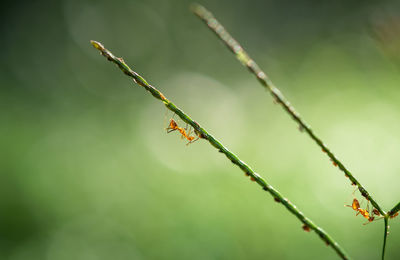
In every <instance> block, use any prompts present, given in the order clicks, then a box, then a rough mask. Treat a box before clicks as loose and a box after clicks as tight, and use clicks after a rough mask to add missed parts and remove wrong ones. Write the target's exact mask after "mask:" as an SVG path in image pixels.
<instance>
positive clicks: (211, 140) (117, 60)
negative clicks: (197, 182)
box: [91, 41, 349, 259]
mask: <svg viewBox="0 0 400 260" xmlns="http://www.w3.org/2000/svg"><path fill="white" fill-rule="evenodd" d="M91 44H92V45H93V46H94V47H95V48H96V49H97V50H99V51H100V52H101V54H102V55H103V56H104V57H106V58H107V59H108V60H109V61H111V62H113V63H115V64H116V65H117V66H118V67H119V68H120V69H121V70H122V72H123V73H125V74H126V75H128V76H129V77H131V78H133V80H134V82H135V83H137V84H139V85H140V86H142V87H144V88H145V89H146V90H147V91H149V92H150V93H151V94H152V95H153V96H154V97H155V98H157V99H159V100H161V101H162V102H163V103H164V105H165V106H166V107H167V108H168V109H169V110H171V111H172V112H174V113H175V114H177V115H178V116H179V117H180V118H181V119H182V120H183V121H184V122H186V123H187V124H189V125H191V126H192V127H193V128H194V129H195V132H196V133H197V135H198V136H199V137H201V138H202V139H206V140H208V141H209V143H210V144H211V145H212V146H214V147H215V148H216V149H218V150H219V152H221V153H223V154H225V156H226V157H228V159H229V160H230V161H231V162H232V163H233V164H235V165H237V166H238V167H239V168H240V169H241V170H242V171H243V172H244V173H245V175H246V176H250V178H251V180H253V181H255V182H257V183H258V184H259V185H260V186H261V187H262V188H263V190H265V191H267V192H269V193H270V194H271V195H272V197H273V198H274V199H275V201H277V202H280V203H282V204H283V205H284V206H285V207H286V209H287V210H289V211H290V212H291V213H292V214H293V215H295V216H296V217H297V218H298V219H299V220H300V221H301V222H302V223H303V224H304V225H305V226H304V228H305V229H308V228H309V229H311V230H314V231H315V232H316V233H317V234H318V235H319V237H320V238H321V239H322V240H323V241H324V242H325V243H326V244H327V245H328V246H331V247H332V248H333V249H334V250H335V251H336V253H337V254H338V255H339V256H340V257H342V258H343V259H349V257H348V256H347V254H346V253H345V252H344V250H343V249H342V248H341V247H340V246H339V244H338V243H337V242H336V241H335V240H333V238H332V237H331V236H330V235H328V234H327V233H326V232H325V231H324V230H323V229H322V228H320V227H318V226H317V225H316V224H314V222H313V221H311V220H310V219H309V218H307V217H306V216H304V214H303V213H302V212H301V211H299V210H298V209H297V207H296V206H295V205H294V204H293V203H291V202H290V201H289V200H288V199H287V198H285V197H283V196H282V195H281V194H280V193H279V191H277V190H276V189H275V188H273V187H272V186H271V185H270V184H268V183H267V182H266V181H265V180H264V179H263V178H262V177H261V176H260V175H259V174H257V173H256V172H254V171H253V170H252V169H251V168H250V167H249V166H248V165H247V164H246V163H245V162H243V161H242V160H240V159H239V158H238V157H237V156H236V155H235V154H233V153H232V152H231V151H229V150H228V149H227V148H226V147H225V146H223V145H222V144H221V143H220V142H219V141H218V140H217V139H215V138H214V137H213V136H212V135H211V134H209V133H208V132H207V131H206V130H204V128H202V127H201V126H200V125H199V124H198V123H197V122H196V121H194V120H192V119H191V118H190V117H189V116H188V115H187V114H186V113H184V112H183V111H182V110H181V109H179V108H178V107H177V106H176V105H175V104H174V103H172V102H171V101H170V100H168V99H167V98H166V97H165V96H164V95H163V94H162V93H161V92H160V91H159V90H157V89H156V88H155V87H153V86H151V85H150V84H148V83H147V81H146V80H145V79H144V78H143V77H141V76H140V75H139V74H137V73H136V72H134V71H133V70H132V69H131V68H129V66H128V65H127V64H126V63H125V62H124V60H123V59H122V58H118V57H115V56H114V55H113V54H112V53H111V52H110V51H109V50H107V49H106V48H104V46H103V45H102V44H101V43H99V42H96V41H91Z"/></svg>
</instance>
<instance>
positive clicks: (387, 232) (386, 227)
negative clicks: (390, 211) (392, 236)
mask: <svg viewBox="0 0 400 260" xmlns="http://www.w3.org/2000/svg"><path fill="white" fill-rule="evenodd" d="M384 220H385V222H384V224H385V233H384V234H383V247H382V260H384V259H385V249H386V238H387V235H388V234H389V231H388V227H389V216H385V218H384Z"/></svg>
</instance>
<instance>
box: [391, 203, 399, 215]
mask: <svg viewBox="0 0 400 260" xmlns="http://www.w3.org/2000/svg"><path fill="white" fill-rule="evenodd" d="M399 210H400V202H399V203H397V205H396V206H394V207H393V208H392V209H391V210H390V211H389V212H388V215H389V216H393V215H394V214H396V212H398V211H399Z"/></svg>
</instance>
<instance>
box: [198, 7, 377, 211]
mask: <svg viewBox="0 0 400 260" xmlns="http://www.w3.org/2000/svg"><path fill="white" fill-rule="evenodd" d="M192 11H193V12H194V14H196V15H197V16H198V17H199V18H200V19H202V20H203V21H204V22H205V23H206V24H207V26H208V27H209V28H210V29H211V30H212V31H213V32H214V33H215V34H216V35H217V36H218V37H219V38H220V39H221V40H222V41H223V42H224V44H225V45H226V46H227V47H228V48H229V49H230V50H231V51H232V52H233V53H234V54H235V55H236V58H237V59H238V60H239V61H240V62H241V63H242V64H243V65H244V66H246V67H247V68H248V69H249V70H250V72H251V73H253V74H254V75H255V76H256V77H257V79H258V81H259V82H260V83H261V85H263V86H264V87H265V88H266V89H267V90H268V91H269V92H270V94H271V95H272V97H273V99H274V100H275V101H276V103H279V104H280V105H281V106H282V107H283V109H284V110H285V111H286V112H287V113H288V114H289V115H290V116H291V117H292V118H293V120H294V121H295V122H297V123H298V124H299V129H301V130H304V131H305V132H306V133H307V134H308V135H309V136H310V137H311V139H313V140H314V141H315V142H316V143H317V145H318V146H319V147H320V148H321V149H322V151H323V152H324V153H326V154H327V155H328V157H329V158H330V159H331V161H332V163H333V165H335V166H337V167H339V169H340V170H342V171H343V172H344V174H345V176H347V177H348V178H349V179H350V181H351V183H352V185H357V187H358V190H359V191H360V193H361V195H362V196H363V197H365V198H366V199H367V200H369V201H370V202H371V204H372V205H373V206H374V207H375V208H376V209H377V210H378V211H379V212H380V213H381V214H382V215H385V212H384V211H383V210H382V209H381V207H380V206H379V205H378V203H377V202H376V201H375V200H374V199H373V198H372V197H371V195H369V193H368V192H367V190H366V189H365V188H364V187H363V186H362V185H361V184H360V183H359V182H358V181H357V179H356V178H355V177H354V176H353V175H352V174H351V173H350V171H349V170H347V168H346V167H345V166H344V165H343V163H342V162H341V161H339V159H338V158H337V157H336V156H335V155H334V154H333V152H331V151H330V150H329V149H328V147H327V146H326V145H325V144H324V143H323V142H322V140H321V139H320V138H319V137H318V136H317V135H316V134H315V133H314V131H313V130H312V129H311V127H310V126H309V125H308V124H307V123H306V122H305V121H304V120H303V119H302V118H301V117H300V114H299V113H297V112H296V110H295V109H294V107H293V106H292V105H291V104H290V103H289V101H287V100H286V98H285V97H284V96H283V94H282V93H281V91H280V90H279V89H278V88H276V87H275V86H274V84H273V83H272V81H271V80H270V79H269V78H268V77H267V75H266V74H265V73H264V72H263V71H262V70H261V69H260V67H259V66H258V65H257V63H256V62H255V61H254V60H253V59H251V58H250V56H249V55H248V54H247V53H246V52H245V50H244V49H243V48H242V46H240V45H239V43H238V42H237V41H236V40H235V39H234V38H232V36H231V35H230V34H229V33H228V32H227V31H226V29H225V28H224V27H223V26H222V25H221V24H220V23H219V22H218V21H217V19H215V17H214V16H213V15H212V14H211V13H210V12H209V11H208V10H207V9H205V8H204V7H203V6H201V5H198V4H193V5H192Z"/></svg>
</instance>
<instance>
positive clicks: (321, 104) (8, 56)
mask: <svg viewBox="0 0 400 260" xmlns="http://www.w3.org/2000/svg"><path fill="white" fill-rule="evenodd" d="M201 3H202V4H204V5H206V6H207V7H209V9H210V10H213V12H214V14H215V15H217V16H218V18H219V20H220V21H221V22H223V23H224V25H225V26H226V28H227V29H229V31H230V32H231V33H232V34H233V36H234V37H235V38H237V39H238V40H239V41H240V42H241V43H242V45H243V46H244V47H245V48H246V50H247V51H248V52H249V54H250V55H251V56H253V57H254V58H256V60H257V62H258V63H259V65H260V66H261V67H263V68H264V69H265V70H266V72H267V73H268V74H269V76H270V78H271V79H272V80H273V81H274V82H275V84H276V85H278V86H279V87H280V88H281V89H282V91H283V92H284V93H285V95H286V96H287V98H288V99H289V100H291V102H292V103H293V105H294V106H295V107H296V108H297V109H298V110H299V112H300V113H301V114H302V115H303V116H304V117H305V118H306V119H307V121H308V122H309V123H310V124H311V125H312V126H313V128H314V129H315V130H316V131H317V132H318V133H319V134H320V135H321V136H322V138H323V139H324V140H325V142H326V143H327V144H328V146H330V147H331V148H332V150H333V151H335V153H336V155H337V156H338V157H339V158H340V159H341V160H342V161H343V162H344V163H345V164H346V165H347V166H348V168H349V169H350V170H351V171H352V172H353V173H354V175H355V176H356V177H357V179H358V180H360V182H361V183H363V185H364V186H365V187H366V188H367V189H368V191H369V192H370V193H371V194H373V196H374V198H375V199H376V200H377V201H379V202H380V204H381V205H382V206H383V208H384V209H385V210H388V209H390V208H391V207H393V205H394V204H395V203H397V202H398V201H399V198H400V191H399V189H398V185H397V184H398V180H399V174H398V173H399V171H400V166H399V164H398V161H397V160H398V156H399V154H400V134H399V133H400V131H399V130H400V121H399V118H400V112H399V111H400V102H399V101H400V92H399V90H398V86H399V79H400V78H399V57H400V56H399V55H398V53H399V50H400V49H398V48H397V49H396V46H398V44H396V43H398V42H399V41H400V38H396V37H397V35H399V33H398V32H399V24H398V18H397V19H396V16H395V14H396V12H397V11H398V10H399V8H400V6H399V5H398V4H396V3H395V2H389V1H386V2H381V3H379V4H377V3H374V2H373V1H359V2H358V1H352V2H351V3H348V2H347V1H338V2H335V3H333V2H332V3H331V2H329V3H328V2H326V3H322V2H319V1H296V2H295V3H294V1H234V2H232V1H218V2H216V1H204V2H201ZM188 6H189V2H188V1H183V0H175V1H172V0H171V1H79V2H78V1H59V2H57V1H48V2H44V1H43V2H18V3H13V2H12V3H7V4H5V6H4V8H2V14H1V16H0V17H1V18H0V19H1V20H2V22H1V27H0V30H1V34H2V40H1V42H0V46H1V50H2V61H1V63H0V86H1V87H0V106H1V110H0V118H1V124H0V145H1V148H2V149H1V150H0V153H1V154H0V165H1V166H0V259H12V260H17V259H18V260H19V259H110V258H113V259H188V258H190V259H265V258H271V259H316V258H320V257H321V256H323V257H324V259H336V258H337V256H336V254H335V253H334V251H333V250H331V249H330V248H328V247H323V246H321V242H320V241H319V239H318V237H317V236H315V235H312V234H308V233H305V232H304V231H303V230H302V229H301V225H300V224H299V222H298V221H297V220H296V219H295V218H293V217H292V216H291V215H289V214H288V213H287V211H286V210H285V209H284V208H283V207H281V206H280V205H278V204H277V203H275V202H274V201H273V199H271V198H270V196H268V195H266V194H265V193H263V192H262V191H261V190H260V189H257V188H255V187H254V185H253V184H252V183H251V182H249V181H248V179H246V178H244V177H243V174H242V172H241V171H240V170H238V169H237V168H235V167H233V166H232V165H231V163H230V162H229V161H227V160H226V159H225V158H223V157H222V156H221V155H220V154H219V153H217V152H216V151H215V150H214V149H211V148H210V147H209V145H208V144H206V143H205V142H204V141H202V140H200V141H197V142H196V143H194V144H192V145H190V146H189V147H186V146H185V143H184V142H183V141H181V140H180V137H179V136H178V135H177V134H175V133H171V134H168V135H167V134H166V133H165V127H166V122H165V118H166V117H165V113H166V109H165V108H164V106H163V105H162V104H161V103H160V102H157V101H156V100H155V99H153V98H151V97H150V96H148V95H146V94H145V93H143V90H141V89H139V88H136V87H135V88H134V87H132V84H131V83H130V81H129V79H127V78H126V77H123V76H122V75H121V73H120V71H118V70H117V69H113V68H110V65H109V64H106V63H105V61H104V60H103V59H101V58H99V55H98V53H96V52H95V51H93V49H92V47H91V46H90V45H89V44H88V43H89V40H90V39H98V40H101V41H102V43H104V44H105V45H106V46H107V47H108V48H110V49H111V50H113V52H114V54H116V55H119V56H121V55H122V56H123V58H124V59H125V61H127V63H129V64H132V65H133V66H134V67H133V69H135V70H137V71H138V72H139V73H140V74H142V75H143V76H144V77H145V78H146V79H147V80H148V81H149V82H150V83H151V84H153V85H155V86H157V87H158V88H159V89H160V90H161V91H162V92H163V93H164V94H165V95H168V96H169V97H174V101H175V102H176V103H177V104H179V105H180V107H182V108H183V109H184V110H185V111H186V112H188V113H189V114H190V115H191V116H193V118H196V120H197V121H198V122H199V123H200V124H201V125H203V126H204V127H206V128H207V130H208V131H209V132H210V133H211V134H213V135H214V136H215V137H216V138H218V139H220V140H221V141H222V142H223V143H224V144H225V145H226V146H227V147H228V148H230V149H231V150H232V151H234V152H235V153H236V154H237V155H239V156H240V158H242V159H243V160H244V161H246V162H247V163H249V164H250V165H251V166H252V167H253V168H254V170H256V171H257V172H259V173H260V174H261V175H262V176H264V177H265V178H266V179H267V180H268V181H269V182H270V183H271V184H272V185H273V186H275V187H276V188H278V189H279V190H280V191H281V192H282V193H283V194H285V195H286V196H287V197H288V198H289V199H290V200H291V201H292V202H293V203H295V204H296V205H297V206H298V207H299V208H300V209H302V211H303V212H304V213H305V214H306V215H307V216H309V217H310V218H311V219H313V220H315V221H316V222H317V223H318V224H320V225H321V226H322V227H323V228H324V229H325V230H326V231H327V232H328V233H329V234H331V235H332V236H333V237H334V238H335V239H336V240H337V241H338V242H339V243H340V244H341V245H342V246H343V247H344V248H345V250H346V251H347V252H348V253H349V254H350V255H351V256H353V257H354V258H356V259H358V258H365V259H370V258H372V259H376V258H378V257H380V250H381V245H382V228H383V223H381V222H377V223H372V224H369V225H367V226H363V225H362V223H364V220H363V219H361V218H360V217H358V218H357V217H355V216H354V213H353V211H352V210H351V209H349V208H344V207H343V205H344V204H349V203H351V200H352V195H351V193H352V192H353V188H352V187H351V186H350V185H349V182H348V180H347V179H345V178H344V176H343V175H342V173H341V172H340V171H338V170H337V169H335V168H334V167H332V165H331V162H330V161H329V160H327V159H326V157H325V156H324V155H323V154H322V153H321V152H320V150H319V149H317V147H316V146H315V145H314V144H313V143H312V141H311V140H309V139H308V138H307V137H306V136H305V135H304V134H302V133H300V132H299V131H298V130H297V129H296V125H295V124H294V123H293V122H292V120H291V119H290V118H289V117H288V116H287V115H286V114H284V113H283V112H282V111H281V109H280V108H279V107H278V106H277V105H274V104H273V103H272V101H271V98H270V97H269V95H267V94H266V93H264V92H265V91H264V90H263V89H262V88H260V87H259V86H258V83H257V82H256V81H255V80H254V78H253V77H252V76H251V75H250V74H248V73H247V72H246V71H244V70H243V68H242V67H241V65H240V64H239V63H237V62H236V60H235V59H234V57H232V55H231V54H230V53H229V52H228V51H227V50H226V48H225V47H224V46H222V44H221V43H220V42H218V41H217V40H216V39H215V36H214V35H212V34H211V33H210V32H209V31H208V29H207V28H205V26H204V25H203V24H202V23H201V22H200V21H198V19H197V18H196V17H194V16H193V15H192V14H191V13H190V12H189V10H188ZM396 10H397V11H396ZM167 116H168V117H169V116H171V114H168V115H167ZM168 117H167V118H168ZM381 221H382V220H381ZM398 222H399V219H398V218H396V219H393V221H391V228H390V234H389V238H388V245H387V259H397V258H398V257H399V256H400V250H399V249H398V243H399V241H400V223H398Z"/></svg>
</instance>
